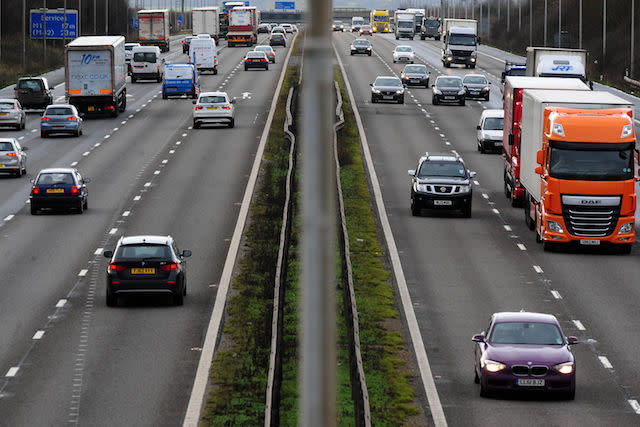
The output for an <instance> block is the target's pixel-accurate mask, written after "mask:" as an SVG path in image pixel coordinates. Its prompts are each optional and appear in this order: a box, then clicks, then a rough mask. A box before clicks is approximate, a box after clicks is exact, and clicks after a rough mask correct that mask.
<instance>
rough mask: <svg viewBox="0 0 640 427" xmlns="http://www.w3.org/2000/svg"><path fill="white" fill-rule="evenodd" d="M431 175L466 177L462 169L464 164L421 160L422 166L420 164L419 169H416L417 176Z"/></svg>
mask: <svg viewBox="0 0 640 427" xmlns="http://www.w3.org/2000/svg"><path fill="white" fill-rule="evenodd" d="M433 176H446V177H455V178H466V177H467V173H466V171H465V170H464V165H463V164H462V163H460V162H444V161H442V162H439V161H428V162H423V163H422V166H420V170H419V171H418V178H424V177H433Z"/></svg>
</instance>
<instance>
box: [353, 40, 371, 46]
mask: <svg viewBox="0 0 640 427" xmlns="http://www.w3.org/2000/svg"><path fill="white" fill-rule="evenodd" d="M370 44H371V43H369V41H368V40H354V42H353V45H354V46H369V45H370Z"/></svg>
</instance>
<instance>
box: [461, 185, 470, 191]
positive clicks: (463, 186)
mask: <svg viewBox="0 0 640 427" xmlns="http://www.w3.org/2000/svg"><path fill="white" fill-rule="evenodd" d="M469 191H471V186H470V185H461V186H460V193H468V192H469Z"/></svg>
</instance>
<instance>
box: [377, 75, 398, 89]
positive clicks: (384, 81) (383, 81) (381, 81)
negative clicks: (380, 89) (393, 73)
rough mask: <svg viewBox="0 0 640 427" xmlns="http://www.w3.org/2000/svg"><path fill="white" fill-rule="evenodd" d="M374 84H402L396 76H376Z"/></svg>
mask: <svg viewBox="0 0 640 427" xmlns="http://www.w3.org/2000/svg"><path fill="white" fill-rule="evenodd" d="M374 86H399V87H401V86H402V82H401V81H400V79H396V78H385V77H382V78H377V79H376V82H375V84H374Z"/></svg>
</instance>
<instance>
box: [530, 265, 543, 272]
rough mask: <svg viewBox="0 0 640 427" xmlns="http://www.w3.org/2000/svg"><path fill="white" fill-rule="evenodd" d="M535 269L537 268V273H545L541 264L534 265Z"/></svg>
mask: <svg viewBox="0 0 640 427" xmlns="http://www.w3.org/2000/svg"><path fill="white" fill-rule="evenodd" d="M533 269H534V270H535V272H536V273H538V274H542V273H544V271H542V268H541V267H540V266H539V265H534V266H533Z"/></svg>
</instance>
